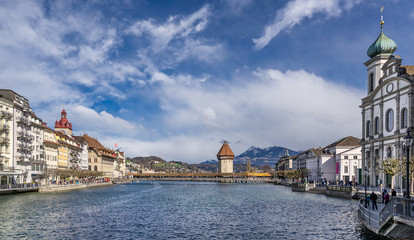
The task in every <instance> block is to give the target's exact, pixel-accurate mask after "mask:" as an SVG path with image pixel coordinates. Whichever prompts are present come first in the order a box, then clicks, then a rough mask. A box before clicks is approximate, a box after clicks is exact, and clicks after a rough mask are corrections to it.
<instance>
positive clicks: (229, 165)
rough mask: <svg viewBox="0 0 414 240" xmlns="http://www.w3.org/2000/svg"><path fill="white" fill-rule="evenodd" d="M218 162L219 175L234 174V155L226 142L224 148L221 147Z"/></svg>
mask: <svg viewBox="0 0 414 240" xmlns="http://www.w3.org/2000/svg"><path fill="white" fill-rule="evenodd" d="M217 160H218V172H219V173H233V160H234V153H233V151H231V148H230V147H229V145H228V144H227V141H224V143H223V146H221V148H220V151H219V152H218V153H217Z"/></svg>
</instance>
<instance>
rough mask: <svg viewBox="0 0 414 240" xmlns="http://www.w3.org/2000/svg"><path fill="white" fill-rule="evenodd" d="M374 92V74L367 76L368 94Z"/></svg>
mask: <svg viewBox="0 0 414 240" xmlns="http://www.w3.org/2000/svg"><path fill="white" fill-rule="evenodd" d="M372 91H374V74H373V73H371V74H370V75H369V92H372Z"/></svg>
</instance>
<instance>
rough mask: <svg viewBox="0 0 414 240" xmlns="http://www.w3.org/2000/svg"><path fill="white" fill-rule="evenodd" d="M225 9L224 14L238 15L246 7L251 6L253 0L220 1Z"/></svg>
mask: <svg viewBox="0 0 414 240" xmlns="http://www.w3.org/2000/svg"><path fill="white" fill-rule="evenodd" d="M221 2H223V3H224V5H225V7H226V11H225V12H226V13H232V14H234V15H239V14H241V13H242V11H243V10H244V9H245V8H247V7H248V6H250V5H252V4H253V0H222V1H221Z"/></svg>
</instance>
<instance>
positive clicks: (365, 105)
mask: <svg viewBox="0 0 414 240" xmlns="http://www.w3.org/2000/svg"><path fill="white" fill-rule="evenodd" d="M383 24H384V22H383V21H381V31H380V34H379V36H378V38H377V39H376V40H375V41H374V43H373V44H372V45H371V46H370V47H369V48H368V51H367V55H368V57H369V60H368V61H366V62H365V63H364V65H365V67H366V69H367V76H366V83H367V95H366V96H365V97H364V98H363V99H362V104H361V106H360V108H361V110H362V122H361V123H362V140H361V143H362V168H363V169H365V167H367V169H368V176H367V183H368V185H370V186H378V185H379V184H380V183H382V184H384V185H385V186H388V185H389V184H393V185H394V187H395V188H401V187H405V185H404V184H403V181H402V177H401V175H397V176H396V177H395V178H394V182H393V183H392V182H391V179H392V178H391V176H389V175H386V174H384V173H382V172H380V171H379V168H378V167H379V164H380V163H381V161H384V160H386V159H388V158H396V159H400V161H401V163H400V164H401V165H403V164H405V160H404V161H402V156H405V151H404V150H403V145H402V143H403V138H404V136H405V135H406V132H407V130H412V127H413V125H414V116H413V113H414V110H413V107H414V95H413V93H414V76H413V74H414V66H407V65H403V64H402V58H401V57H400V56H398V55H393V53H394V52H395V51H396V49H397V45H396V44H395V42H394V41H393V40H391V39H390V38H388V37H387V36H385V34H384V31H383ZM411 149H412V148H411Z"/></svg>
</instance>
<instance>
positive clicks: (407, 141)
mask: <svg viewBox="0 0 414 240" xmlns="http://www.w3.org/2000/svg"><path fill="white" fill-rule="evenodd" d="M404 142H405V147H406V150H407V174H406V179H407V189H406V190H405V197H406V198H410V146H411V144H412V143H413V137H412V136H411V135H410V130H409V129H407V135H406V136H405V137H404Z"/></svg>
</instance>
